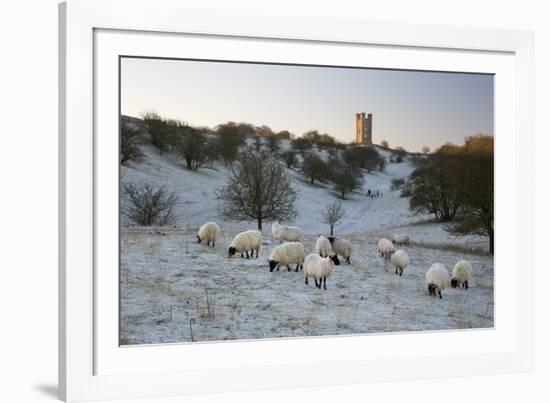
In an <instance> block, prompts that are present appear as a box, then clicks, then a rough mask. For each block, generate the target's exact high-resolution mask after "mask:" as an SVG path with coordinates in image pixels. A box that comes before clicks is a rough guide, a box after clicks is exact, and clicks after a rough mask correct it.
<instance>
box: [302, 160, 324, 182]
mask: <svg viewBox="0 0 550 403" xmlns="http://www.w3.org/2000/svg"><path fill="white" fill-rule="evenodd" d="M302 174H303V175H304V176H305V177H306V178H308V179H309V181H310V182H311V183H312V184H314V183H315V181H316V180H317V181H319V180H322V179H324V178H326V177H327V176H328V168H327V164H326V163H325V161H323V160H322V159H321V158H320V157H319V156H317V155H315V154H307V155H305V156H304V162H303V164H302Z"/></svg>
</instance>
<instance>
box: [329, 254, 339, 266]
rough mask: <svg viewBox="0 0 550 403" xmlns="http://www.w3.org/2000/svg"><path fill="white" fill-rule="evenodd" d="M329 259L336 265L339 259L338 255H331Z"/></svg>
mask: <svg viewBox="0 0 550 403" xmlns="http://www.w3.org/2000/svg"><path fill="white" fill-rule="evenodd" d="M329 258H330V260H332V263H334V264H335V265H336V266H339V265H340V260H339V259H338V255H331V256H329Z"/></svg>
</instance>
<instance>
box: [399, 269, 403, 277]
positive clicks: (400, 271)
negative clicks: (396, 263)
mask: <svg viewBox="0 0 550 403" xmlns="http://www.w3.org/2000/svg"><path fill="white" fill-rule="evenodd" d="M399 275H400V276H402V275H403V268H402V267H400V268H399Z"/></svg>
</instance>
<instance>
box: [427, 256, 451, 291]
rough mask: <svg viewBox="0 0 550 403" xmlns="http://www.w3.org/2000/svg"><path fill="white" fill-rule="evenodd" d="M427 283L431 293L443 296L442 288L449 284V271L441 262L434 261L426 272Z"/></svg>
mask: <svg viewBox="0 0 550 403" xmlns="http://www.w3.org/2000/svg"><path fill="white" fill-rule="evenodd" d="M426 283H427V284H428V292H429V293H430V295H433V296H434V297H435V296H436V295H437V294H439V298H443V297H442V296H441V290H443V289H445V288H447V286H448V285H449V272H448V271H447V269H446V268H445V266H444V265H442V264H441V263H434V264H432V265H431V266H430V268H429V269H428V271H427V272H426Z"/></svg>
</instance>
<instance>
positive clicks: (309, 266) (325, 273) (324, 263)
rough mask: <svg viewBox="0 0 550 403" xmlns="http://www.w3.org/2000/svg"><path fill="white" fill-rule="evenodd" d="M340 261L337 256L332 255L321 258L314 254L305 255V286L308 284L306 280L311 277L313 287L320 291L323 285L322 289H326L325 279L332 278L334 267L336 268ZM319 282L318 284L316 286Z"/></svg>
mask: <svg viewBox="0 0 550 403" xmlns="http://www.w3.org/2000/svg"><path fill="white" fill-rule="evenodd" d="M339 264H340V261H339V260H338V256H336V255H335V254H334V253H332V254H331V255H330V256H329V257H321V256H319V255H317V254H315V253H312V254H310V255H307V257H306V259H305V260H304V277H305V279H306V284H308V281H307V280H308V278H309V277H313V279H314V280H315V286H316V287H317V288H319V289H321V284H323V287H324V289H325V290H326V289H327V277H330V276H332V273H333V272H334V266H335V265H336V266H338V265H339ZM317 280H319V284H317Z"/></svg>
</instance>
